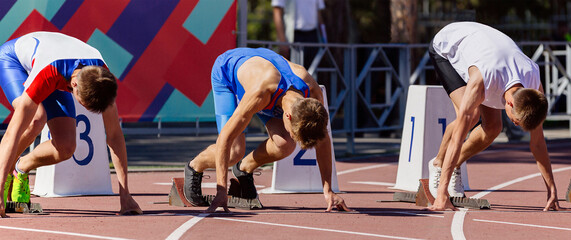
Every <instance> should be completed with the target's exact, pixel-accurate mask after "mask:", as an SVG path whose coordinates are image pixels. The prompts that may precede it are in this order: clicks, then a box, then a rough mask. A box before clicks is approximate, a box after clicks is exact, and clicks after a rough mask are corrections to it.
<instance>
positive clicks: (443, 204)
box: [424, 197, 458, 211]
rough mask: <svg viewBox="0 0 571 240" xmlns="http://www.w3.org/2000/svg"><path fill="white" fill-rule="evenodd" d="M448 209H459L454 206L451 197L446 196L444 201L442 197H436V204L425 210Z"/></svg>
mask: <svg viewBox="0 0 571 240" xmlns="http://www.w3.org/2000/svg"><path fill="white" fill-rule="evenodd" d="M446 209H451V210H452V211H458V209H457V208H456V207H454V205H452V202H451V201H450V198H448V197H445V198H444V201H443V200H442V199H440V198H436V199H435V200H434V204H433V205H432V206H430V207H427V208H425V209H424V210H428V211H446Z"/></svg>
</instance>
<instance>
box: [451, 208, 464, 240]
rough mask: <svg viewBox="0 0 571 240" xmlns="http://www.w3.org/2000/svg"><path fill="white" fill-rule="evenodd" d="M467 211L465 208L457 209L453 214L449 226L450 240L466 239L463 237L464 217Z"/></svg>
mask: <svg viewBox="0 0 571 240" xmlns="http://www.w3.org/2000/svg"><path fill="white" fill-rule="evenodd" d="M467 211H468V209H467V208H459V209H458V212H456V213H454V218H452V226H450V233H451V234H452V239H455V240H466V237H465V236H464V217H465V216H466V212H467Z"/></svg>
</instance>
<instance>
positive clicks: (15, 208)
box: [6, 201, 49, 215]
mask: <svg viewBox="0 0 571 240" xmlns="http://www.w3.org/2000/svg"><path fill="white" fill-rule="evenodd" d="M6 213H22V214H30V215H47V214H49V213H44V210H43V209H42V206H41V205H40V204H39V203H21V202H13V201H8V202H6Z"/></svg>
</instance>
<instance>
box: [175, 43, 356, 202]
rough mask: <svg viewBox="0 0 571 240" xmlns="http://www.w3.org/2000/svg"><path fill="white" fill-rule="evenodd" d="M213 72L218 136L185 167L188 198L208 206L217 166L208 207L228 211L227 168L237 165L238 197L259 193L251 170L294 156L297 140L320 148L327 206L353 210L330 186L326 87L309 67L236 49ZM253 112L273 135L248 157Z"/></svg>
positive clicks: (261, 50)
mask: <svg viewBox="0 0 571 240" xmlns="http://www.w3.org/2000/svg"><path fill="white" fill-rule="evenodd" d="M211 77H212V79H211V80H212V91H213V92H214V104H215V112H216V123H217V126H218V131H219V136H218V139H217V141H216V144H213V145H211V146H209V147H208V148H207V149H205V150H204V151H203V152H201V153H200V154H199V155H198V156H196V157H195V158H194V159H193V160H192V161H191V162H189V164H187V165H186V167H185V186H184V194H185V197H186V198H187V200H189V202H191V203H192V204H193V205H195V206H205V205H208V204H207V203H206V201H205V200H204V199H203V198H202V191H201V181H202V172H203V171H204V170H205V169H206V168H216V179H217V184H218V187H217V194H216V197H215V198H214V200H213V201H212V203H211V205H210V207H209V208H208V209H207V210H206V211H207V212H214V211H215V210H216V208H217V207H223V208H224V210H225V211H228V208H227V206H226V202H227V186H226V185H227V184H226V182H227V178H228V172H227V169H228V166H229V165H234V164H235V165H234V166H233V169H232V173H233V174H234V176H236V178H237V179H238V181H239V183H240V186H241V192H240V194H239V195H240V196H238V197H242V198H247V199H253V198H256V197H257V191H256V188H255V185H254V181H253V175H252V172H253V171H254V170H255V169H256V168H257V167H259V166H261V165H263V164H266V163H270V162H275V161H277V160H280V159H283V158H285V157H287V156H289V155H290V154H291V153H292V152H293V151H294V150H295V147H296V142H297V143H299V144H300V145H301V147H302V148H303V149H307V148H312V147H315V148H316V154H317V162H318V165H319V168H320V172H321V178H322V182H323V194H324V196H325V200H326V202H327V211H331V209H332V208H333V207H336V208H337V209H339V210H349V209H348V208H347V206H346V205H345V202H344V200H343V198H341V197H340V196H338V195H336V194H335V193H334V192H333V191H332V190H331V168H332V166H331V165H332V164H331V140H330V138H329V135H328V132H327V123H328V121H329V118H328V114H327V110H326V109H325V107H324V106H323V95H322V93H321V88H320V87H319V85H318V84H317V82H316V81H315V80H314V79H313V78H312V77H311V75H309V73H308V72H307V71H306V70H305V68H303V67H302V66H300V65H297V64H293V63H291V62H289V61H287V60H286V59H285V58H283V57H282V56H280V55H278V54H277V53H275V52H273V51H271V50H268V49H264V48H258V49H250V48H237V49H233V50H229V51H227V52H225V53H223V54H222V55H220V56H219V57H218V58H217V59H216V62H215V63H214V66H213V67H212V76H211ZM253 115H258V117H260V119H262V121H263V122H264V124H265V126H266V129H267V131H268V135H269V138H268V139H267V140H266V141H264V142H263V143H262V144H260V146H258V148H256V149H255V150H254V151H253V152H251V153H249V154H248V155H247V156H246V157H244V154H245V151H246V149H245V146H246V138H245V134H244V130H245V129H246V127H247V125H248V124H249V122H250V120H251V119H252V117H253ZM240 159H242V160H241V161H240Z"/></svg>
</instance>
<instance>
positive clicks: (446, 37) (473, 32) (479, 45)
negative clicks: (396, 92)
mask: <svg viewBox="0 0 571 240" xmlns="http://www.w3.org/2000/svg"><path fill="white" fill-rule="evenodd" d="M432 44H433V47H434V50H435V51H436V53H437V54H438V55H440V56H441V57H443V58H445V59H447V60H448V61H449V62H450V64H451V65H452V67H454V69H455V70H456V72H458V74H459V75H460V77H462V79H464V81H465V82H468V81H469V74H468V68H470V67H471V66H475V67H477V68H478V70H480V73H481V74H482V77H483V80H484V86H485V91H486V98H485V100H484V102H483V103H482V104H483V105H485V106H487V107H491V108H496V109H504V108H505V99H504V93H505V91H507V90H508V89H509V88H510V87H512V86H513V85H515V84H518V83H519V84H522V85H523V87H524V88H533V89H539V88H540V86H541V81H540V77H539V67H538V66H537V64H536V63H535V62H533V61H532V60H531V59H529V58H528V57H527V56H526V55H525V54H524V53H523V52H522V51H521V50H520V49H519V47H518V46H517V45H516V44H515V42H514V41H513V40H512V39H511V38H510V37H508V36H507V35H505V34H503V33H502V32H500V31H498V30H496V29H494V28H492V27H489V26H486V25H483V24H480V23H475V22H457V23H451V24H449V25H447V26H446V27H444V28H443V29H442V30H440V32H438V33H437V34H436V36H434V40H433V41H432Z"/></svg>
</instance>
